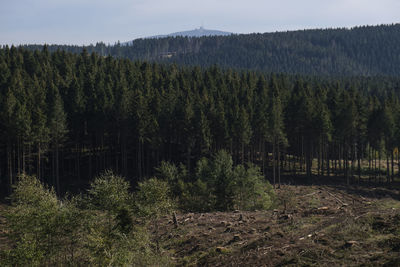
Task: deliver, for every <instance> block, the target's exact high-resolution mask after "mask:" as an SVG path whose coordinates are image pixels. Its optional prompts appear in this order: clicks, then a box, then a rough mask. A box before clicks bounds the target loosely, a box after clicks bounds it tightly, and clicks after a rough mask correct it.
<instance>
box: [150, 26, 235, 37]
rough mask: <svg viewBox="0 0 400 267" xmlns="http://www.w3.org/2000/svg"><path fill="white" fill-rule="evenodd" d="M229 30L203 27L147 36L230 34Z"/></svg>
mask: <svg viewBox="0 0 400 267" xmlns="http://www.w3.org/2000/svg"><path fill="white" fill-rule="evenodd" d="M231 34H232V33H231V32H224V31H218V30H209V29H205V28H203V27H200V28H198V29H194V30H190V31H182V32H174V33H170V34H166V35H156V36H152V37H149V38H165V37H177V36H182V37H202V36H226V35H231Z"/></svg>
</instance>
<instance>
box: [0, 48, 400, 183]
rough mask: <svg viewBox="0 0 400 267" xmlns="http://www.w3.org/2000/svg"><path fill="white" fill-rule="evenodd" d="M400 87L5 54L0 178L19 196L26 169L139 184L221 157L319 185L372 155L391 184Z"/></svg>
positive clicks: (63, 178) (54, 177) (56, 178)
mask: <svg viewBox="0 0 400 267" xmlns="http://www.w3.org/2000/svg"><path fill="white" fill-rule="evenodd" d="M399 84H400V83H399V79H398V78H368V79H366V78H363V79H357V78H351V79H331V80H329V81H327V80H325V81H324V80H321V79H313V80H311V79H309V80H307V79H304V78H302V77H296V76H288V75H261V74H256V73H254V72H250V71H248V72H237V71H233V70H223V69H221V68H218V67H215V66H214V67H212V68H207V69H204V70H202V69H200V68H198V67H196V68H185V67H177V66H175V65H171V66H164V65H160V64H149V63H146V62H132V61H130V60H124V59H114V58H112V57H101V56H99V55H97V54H91V55H89V54H88V53H87V52H86V51H83V52H82V53H81V54H70V53H66V52H64V51H58V52H55V53H49V52H48V51H47V49H46V48H45V49H44V50H43V51H40V52H39V51H35V52H32V51H28V50H25V49H22V48H15V47H12V48H10V49H8V48H5V49H1V50H0V133H1V139H0V179H1V180H0V181H1V185H2V188H3V189H4V188H10V186H11V185H12V184H13V183H14V181H15V178H16V176H17V175H18V174H21V173H23V172H25V173H28V174H35V175H36V176H37V177H38V178H39V179H47V177H51V179H50V180H47V182H48V183H50V184H52V185H53V186H54V187H55V188H56V189H57V191H59V190H62V187H63V185H72V184H74V183H76V182H77V183H81V182H84V181H88V180H89V179H91V178H92V177H94V176H95V175H97V174H98V173H100V172H102V171H104V170H106V169H112V170H114V171H115V172H116V173H120V174H122V175H124V176H125V177H128V178H129V179H131V180H132V181H133V182H137V181H140V180H142V179H144V178H145V177H149V176H151V175H153V174H154V171H155V169H154V168H155V167H157V166H159V165H160V163H161V161H169V162H173V163H176V164H180V163H182V164H183V166H186V167H185V168H186V169H187V171H188V172H192V171H194V169H195V167H196V166H195V163H196V162H198V160H200V159H201V158H202V157H209V156H210V155H212V154H214V153H216V152H217V151H220V150H221V149H224V150H226V151H228V152H229V153H230V154H231V155H232V157H233V162H234V164H238V163H245V162H253V163H255V164H257V165H258V166H259V167H260V168H261V171H262V172H263V173H264V174H266V177H268V178H269V179H270V180H271V182H274V183H275V182H277V183H278V182H279V178H280V170H281V168H282V167H283V168H284V171H285V172H289V173H292V172H293V173H296V172H299V171H300V172H304V173H306V175H307V177H311V176H312V171H311V168H312V166H314V167H315V168H316V169H317V170H318V174H320V175H321V176H324V174H327V173H328V174H332V173H335V174H337V175H343V176H344V177H346V179H347V182H351V181H352V179H353V178H354V177H355V176H357V175H358V176H360V175H361V172H363V173H365V171H366V170H365V168H363V169H362V167H361V165H360V160H363V159H368V160H369V163H370V164H369V169H368V173H369V175H370V178H374V177H375V178H376V177H381V178H382V177H383V175H382V173H381V171H380V168H381V167H380V165H379V167H376V165H375V167H374V166H373V165H371V160H372V159H374V158H375V159H376V158H377V157H378V156H379V158H380V159H387V160H388V161H387V162H388V165H387V166H388V168H387V173H386V175H385V176H386V177H387V179H388V181H390V180H393V177H394V175H395V173H396V172H395V170H396V168H394V164H395V163H394V161H393V159H394V158H395V157H397V156H398V154H395V152H394V149H395V148H396V147H398V146H399V145H400V144H399V143H398V142H399V140H400V138H399V136H400V128H399V127H398V125H400V112H399V111H400V104H399V103H400V101H399V93H400V91H399ZM271 153H272V155H273V156H272V157H271V156H269V155H271ZM313 159H318V165H317V166H316V163H313ZM390 159H391V160H390ZM283 162H285V163H284V164H283ZM338 162H339V163H338ZM375 162H376V160H375ZM389 162H391V163H390V164H389ZM337 163H338V164H337ZM313 164H314V165H313ZM342 164H343V165H342ZM389 165H390V166H391V168H389ZM328 176H329V175H328ZM294 177H295V176H294Z"/></svg>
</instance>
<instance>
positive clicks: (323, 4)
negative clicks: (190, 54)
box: [0, 0, 400, 45]
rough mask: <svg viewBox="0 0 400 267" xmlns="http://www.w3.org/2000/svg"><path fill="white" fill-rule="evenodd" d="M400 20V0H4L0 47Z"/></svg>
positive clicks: (0, 6)
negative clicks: (200, 29) (202, 30)
mask: <svg viewBox="0 0 400 267" xmlns="http://www.w3.org/2000/svg"><path fill="white" fill-rule="evenodd" d="M398 22H400V0H273V1H272V0H195V1H193V0H0V44H3V45H4V44H16V45H17V44H27V43H48V44H78V45H81V44H90V43H93V44H94V43H96V42H100V41H103V42H105V43H111V44H113V43H115V42H117V41H118V40H120V41H121V42H124V41H128V40H132V39H135V38H139V37H146V36H152V35H158V34H168V33H172V32H177V31H183V30H191V29H194V28H198V27H199V26H201V25H203V26H204V27H205V28H207V29H215V30H222V31H229V32H234V33H252V32H274V31H285V30H296V29H308V28H332V27H334V28H336V27H353V26H357V25H377V24H391V23H398Z"/></svg>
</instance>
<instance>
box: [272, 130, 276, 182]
mask: <svg viewBox="0 0 400 267" xmlns="http://www.w3.org/2000/svg"><path fill="white" fill-rule="evenodd" d="M275 165H276V163H275V137H274V141H273V143H272V177H273V181H274V188H275V182H276V177H275Z"/></svg>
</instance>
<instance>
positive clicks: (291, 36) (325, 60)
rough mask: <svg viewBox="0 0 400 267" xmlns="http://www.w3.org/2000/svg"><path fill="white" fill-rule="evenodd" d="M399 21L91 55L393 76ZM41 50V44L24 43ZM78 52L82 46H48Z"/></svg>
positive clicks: (142, 42) (183, 40)
mask: <svg viewBox="0 0 400 267" xmlns="http://www.w3.org/2000/svg"><path fill="white" fill-rule="evenodd" d="M399 42H400V24H392V25H381V26H362V27H355V28H352V29H340V28H339V29H324V30H322V29H316V30H303V31H288V32H276V33H264V34H240V35H230V36H212V37H201V38H188V37H170V38H160V39H137V40H134V41H133V42H132V43H130V44H129V45H127V44H121V43H117V44H115V45H105V44H104V43H98V44H96V45H90V46H87V47H85V49H87V51H88V52H89V53H91V52H96V53H98V54H99V55H103V56H107V55H111V56H113V57H118V58H127V59H131V60H146V61H153V62H154V61H156V62H167V63H178V64H184V65H191V66H203V67H205V66H211V65H213V64H217V65H219V66H221V67H223V68H225V69H227V68H228V69H229V68H235V69H244V70H259V71H263V72H276V73H291V74H307V75H325V76H328V75H335V76H352V75H381V74H382V75H392V76H396V75H398V73H400V67H399V66H400V56H399V55H400V48H399V45H398V44H399ZM25 47H26V48H29V49H33V50H35V49H39V50H41V49H42V46H40V45H27V46H25ZM48 49H49V51H53V52H54V51H56V50H57V49H60V50H64V51H69V52H74V53H78V54H79V53H81V51H82V49H83V47H80V46H67V45H52V46H49V48H48Z"/></svg>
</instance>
